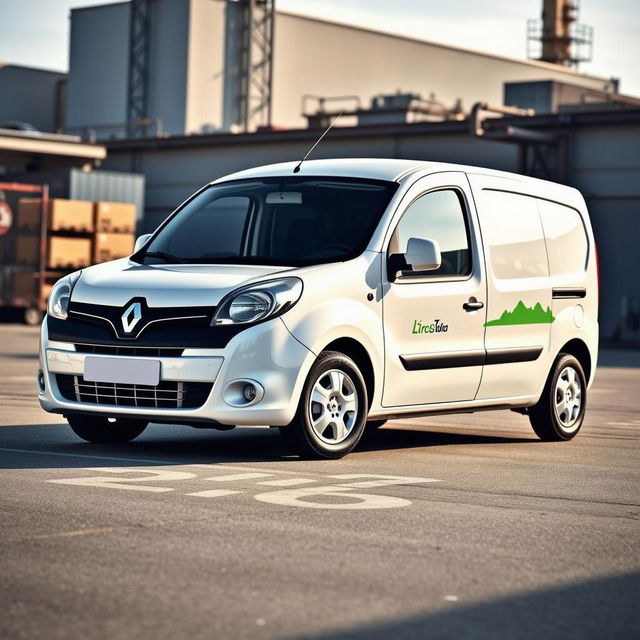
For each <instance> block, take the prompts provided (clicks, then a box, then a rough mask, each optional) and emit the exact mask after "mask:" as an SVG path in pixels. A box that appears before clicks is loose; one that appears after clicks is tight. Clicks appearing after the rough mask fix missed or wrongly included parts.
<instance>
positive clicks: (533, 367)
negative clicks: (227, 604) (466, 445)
mask: <svg viewBox="0 0 640 640" xmlns="http://www.w3.org/2000/svg"><path fill="white" fill-rule="evenodd" d="M296 169H297V170H296ZM596 260H597V258H596V249H595V245H594V240H593V233H592V230H591V225H590V222H589V216H588V214H587V208H586V206H585V201H584V199H583V198H582V196H581V195H580V193H579V192H578V191H576V190H575V189H572V188H569V187H566V186H562V185H559V184H554V183H551V182H545V181H542V180H537V179H533V178H528V177H523V176H519V175H512V174H509V173H503V172H499V171H491V170H488V169H482V168H475V167H466V166H458V165H449V164H440V163H429V162H417V161H409V160H383V159H350V160H319V161H310V162H305V163H303V164H302V166H300V165H296V164H295V163H284V164H277V165H271V166H266V167H259V168H257V169H251V170H248V171H242V172H240V173H235V174H233V175H229V176H226V177H224V178H221V179H219V180H216V181H215V182H212V183H211V184H208V185H207V186H205V187H204V188H202V189H201V190H200V191H198V192H197V193H196V194H195V195H193V196H192V197H191V198H189V199H188V200H187V201H186V202H185V203H184V204H182V205H181V206H180V207H178V209H177V210H176V211H175V212H174V213H173V214H172V215H170V216H169V217H168V218H167V219H166V220H165V221H164V222H163V223H162V224H161V225H160V226H159V227H158V229H157V230H156V231H155V232H154V233H153V234H150V235H145V236H142V237H141V238H139V239H138V241H137V243H136V247H135V253H134V254H133V255H132V256H131V257H129V258H126V259H122V260H116V261H113V262H109V263H105V264H100V265H96V266H93V267H90V268H88V269H83V270H82V271H78V272H76V273H73V274H71V275H69V276H66V277H65V278H63V279H62V280H60V281H58V283H57V284H56V285H55V287H54V288H53V290H52V292H51V296H50V300H49V306H48V314H47V316H46V318H45V320H44V322H43V324H42V333H41V348H40V372H39V375H38V388H39V398H40V403H41V405H42V407H43V408H44V409H45V410H46V411H50V412H54V413H61V414H62V415H64V416H65V417H66V419H67V420H68V422H69V424H70V426H71V428H72V429H73V431H74V432H75V433H76V434H77V435H78V436H80V437H81V438H84V439H85V440H88V441H90V442H100V443H102V442H125V441H129V440H131V439H133V438H135V437H136V436H138V435H139V434H140V433H141V432H142V431H143V430H144V429H145V427H146V426H147V425H148V423H150V422H154V423H171V424H184V425H189V426H197V427H212V428H217V429H229V428H233V427H235V426H252V425H254V426H255V425H262V426H264V425H268V426H272V427H279V429H280V431H281V433H282V436H283V438H284V439H285V441H286V443H288V445H289V446H291V447H293V448H294V449H295V451H297V452H298V453H299V454H301V455H305V456H313V457H324V458H339V457H341V456H343V455H345V454H346V453H348V452H349V451H351V450H352V449H353V448H354V447H355V446H356V445H357V443H358V441H359V440H360V438H361V437H362V434H363V432H364V430H365V429H366V428H367V427H376V426H380V425H381V424H383V423H384V422H385V421H386V420H389V419H392V418H403V419H404V418H410V417H415V416H426V415H431V414H442V413H472V412H475V411H481V410H490V409H511V410H514V411H518V412H520V413H522V414H525V415H526V416H528V418H529V420H530V422H531V425H532V426H533V430H534V431H535V433H536V434H537V435H538V436H539V437H540V438H541V439H543V440H569V439H571V438H573V437H574V436H575V435H576V434H577V433H578V431H579V430H580V427H581V425H582V422H583V420H584V415H585V408H586V401H587V390H588V389H589V386H590V384H591V382H592V380H593V377H594V372H595V367H596V358H597V349H598V320H597V315H598V276H597V264H596Z"/></svg>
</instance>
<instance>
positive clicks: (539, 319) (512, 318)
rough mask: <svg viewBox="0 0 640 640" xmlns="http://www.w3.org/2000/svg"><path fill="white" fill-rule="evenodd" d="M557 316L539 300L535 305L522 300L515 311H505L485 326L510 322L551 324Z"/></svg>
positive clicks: (502, 324)
mask: <svg viewBox="0 0 640 640" xmlns="http://www.w3.org/2000/svg"><path fill="white" fill-rule="evenodd" d="M554 320H555V318H554V317H553V313H551V308H550V307H547V309H546V311H545V310H544V309H543V308H542V305H541V304H540V303H539V302H536V306H535V307H527V306H526V305H525V304H524V302H522V300H520V302H518V304H517V305H516V306H515V307H514V309H513V311H503V312H502V315H501V316H500V317H499V318H498V319H496V320H489V322H485V323H484V326H485V327H499V326H505V325H510V324H551V323H552V322H553V321H554Z"/></svg>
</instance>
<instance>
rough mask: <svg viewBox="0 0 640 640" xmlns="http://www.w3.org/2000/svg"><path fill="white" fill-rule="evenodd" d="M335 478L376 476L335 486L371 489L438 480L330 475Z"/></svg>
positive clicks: (365, 474) (347, 474)
mask: <svg viewBox="0 0 640 640" xmlns="http://www.w3.org/2000/svg"><path fill="white" fill-rule="evenodd" d="M330 477H331V478H336V479H337V480H355V479H356V478H376V480H366V481H364V482H349V483H348V484H342V483H340V484H339V485H337V486H341V487H350V488H351V487H354V488H357V489H373V488H374V487H389V486H391V485H398V484H422V483H426V482H440V480H436V479H435V478H409V477H404V476H381V475H378V474H375V473H344V474H341V475H337V476H330Z"/></svg>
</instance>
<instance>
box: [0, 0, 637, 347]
mask: <svg viewBox="0 0 640 640" xmlns="http://www.w3.org/2000/svg"><path fill="white" fill-rule="evenodd" d="M541 6H542V7H543V12H542V19H541V20H535V21H532V23H531V24H530V25H529V39H530V42H529V43H530V44H531V43H533V44H536V43H537V44H538V45H539V47H538V49H536V50H535V51H534V53H532V55H533V56H534V57H536V58H537V59H535V60H525V59H511V58H506V57H504V56H498V55H493V54H490V53H484V52H480V51H474V50H471V49H461V48H457V47H451V46H447V45H442V44H437V43H433V42H426V41H422V40H416V39H412V38H406V37H401V36H398V35H393V34H389V33H383V32H378V31H373V30H367V29H362V28H359V27H357V26H353V25H347V24H341V23H339V22H329V21H326V20H321V19H317V18H311V17H308V16H302V15H297V14H293V13H286V12H281V11H276V8H275V3H274V2H273V0H132V1H131V2H119V3H115V4H106V5H101V6H94V7H88V8H82V9H74V10H72V12H71V38H70V49H69V50H70V57H69V60H70V66H69V75H68V79H67V90H66V106H64V108H63V111H64V114H65V117H64V128H65V132H66V133H67V134H76V135H79V136H81V137H82V139H83V140H85V141H88V140H90V141H95V140H97V141H99V143H100V144H101V145H103V146H104V147H105V148H106V150H107V155H106V158H104V159H103V160H94V161H93V162H94V165H95V166H96V167H97V166H98V165H99V166H100V169H102V170H106V171H107V172H108V176H109V177H108V180H109V182H108V183H107V182H105V183H104V184H109V185H112V186H111V187H110V190H111V192H114V190H115V187H113V185H115V184H117V181H118V180H119V179H121V180H122V185H128V184H129V183H131V184H134V183H133V182H131V180H134V181H136V180H137V182H135V184H136V185H141V184H142V183H141V182H140V176H144V179H145V182H144V185H145V186H144V217H143V218H141V219H140V220H139V231H148V230H151V229H153V228H154V227H155V226H156V225H157V224H158V223H159V222H160V221H161V220H163V219H164V218H165V217H166V215H168V214H169V213H170V212H171V211H172V210H173V209H174V208H175V206H177V205H178V204H179V203H180V202H182V201H183V200H184V199H185V198H186V197H188V196H189V195H190V194H191V193H193V191H195V190H196V189H197V188H199V187H201V186H202V185H203V184H205V183H206V182H208V181H211V180H213V179H215V178H217V177H219V176H221V175H224V174H226V173H229V172H232V171H236V170H240V169H244V168H247V167H250V166H255V165H259V164H268V163H272V162H278V161H286V160H292V159H297V158H300V157H302V155H303V154H304V153H305V152H306V151H307V150H308V149H309V148H310V147H311V145H312V144H313V143H314V142H315V140H316V139H317V138H318V136H319V135H320V133H321V132H322V128H324V127H326V126H327V125H328V124H329V122H331V121H333V120H334V119H335V117H336V116H337V115H338V114H339V113H343V115H342V117H341V118H340V120H339V122H337V123H336V126H335V128H334V129H333V130H332V131H331V133H330V134H329V135H328V136H327V137H326V138H325V139H324V140H323V142H322V144H321V145H320V146H319V147H318V148H317V149H316V150H315V151H314V157H317V158H327V157H391V158H411V159H423V160H434V161H447V162H457V163H460V164H471V165H479V166H487V167H492V168H497V169H504V170H507V171H516V172H521V173H526V174H529V175H535V176H538V177H542V178H547V179H552V180H556V181H559V182H564V183H566V184H570V185H573V186H575V187H577V188H579V189H580V190H581V191H582V192H583V193H584V195H585V197H586V198H587V202H588V205H589V208H590V210H591V214H592V220H593V225H594V228H595V235H596V239H597V242H598V248H599V252H600V263H601V276H602V278H601V282H602V287H601V316H600V321H601V333H602V337H603V338H605V339H609V340H622V341H635V342H640V284H639V283H638V282H637V280H636V279H635V278H633V277H631V276H630V275H629V274H630V273H632V272H633V269H632V268H630V263H631V261H633V260H637V257H636V256H637V250H636V245H637V240H636V238H635V237H634V234H633V233H630V232H629V230H634V229H635V228H636V226H637V225H636V224H635V222H636V221H635V217H636V216H637V212H638V208H639V207H640V192H639V191H638V184H640V99H638V98H634V97H632V96H626V95H623V94H620V93H619V91H618V89H619V84H618V81H617V80H614V79H611V78H605V77H597V76H593V75H589V74H584V73H581V72H579V71H577V70H576V69H575V68H574V67H576V66H577V64H578V63H579V62H581V61H584V60H586V59H588V57H589V49H590V47H591V38H592V35H591V30H590V28H588V27H583V26H581V25H578V24H577V2H576V1H575V0H544V1H543V2H542V3H541ZM523 27H524V25H523ZM585 51H586V53H585ZM623 80H624V79H623ZM1 82H2V76H1V75H0V84H1ZM0 88H2V87H1V86H0ZM63 94H64V92H62V94H61V92H60V91H58V96H60V95H63ZM56 105H57V106H56ZM49 106H50V108H51V111H52V113H54V111H55V108H57V109H58V111H59V110H60V108H61V107H60V102H59V99H58V102H55V101H53V100H52V101H50V102H49ZM7 117H11V119H25V118H19V117H18V115H17V114H16V113H13V114H12V115H10V116H9V115H7ZM52 121H55V119H54V118H53V116H52ZM43 129H44V126H43ZM32 160H33V158H32ZM76 166H77V165H76ZM33 168H38V165H37V162H36V163H35V164H33V163H32V165H31V166H27V165H26V164H25V165H23V166H21V167H20V166H19V165H17V164H15V163H14V164H13V165H12V166H11V167H10V168H7V166H6V165H5V171H8V170H9V171H13V172H17V171H19V172H20V175H21V176H22V177H24V176H25V173H24V171H25V170H30V169H33ZM85 169H86V166H85ZM1 170H2V169H0V171H1ZM48 175H49V177H50V174H48ZM105 175H106V174H105ZM129 175H131V176H133V178H131V179H129V178H127V177H126V176H129ZM46 178H47V174H43V173H41V174H40V176H38V175H37V174H34V173H33V171H31V178H30V179H31V180H35V181H37V180H44V179H46ZM127 180H129V182H127ZM62 182H63V183H64V184H68V185H73V184H76V183H75V182H73V181H72V180H68V179H66V181H62ZM85 182H87V181H86V180H85V181H83V182H82V184H84V183H85ZM78 184H79V183H78ZM87 184H88V182H87ZM91 184H94V183H91ZM95 184H97V183H95ZM70 191H71V186H69V192H70ZM134 191H136V193H137V194H138V195H136V200H137V202H138V204H140V202H141V195H140V187H139V186H138V187H136V189H135V190H134ZM129 192H130V189H129V187H128V186H127V187H126V188H124V190H123V191H122V193H123V194H129ZM59 194H60V195H61V192H59ZM68 197H69V196H68ZM127 197H129V195H122V198H123V199H124V198H127Z"/></svg>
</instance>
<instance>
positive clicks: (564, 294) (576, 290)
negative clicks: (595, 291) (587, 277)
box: [551, 287, 587, 300]
mask: <svg viewBox="0 0 640 640" xmlns="http://www.w3.org/2000/svg"><path fill="white" fill-rule="evenodd" d="M586 296H587V290H586V288H585V287H553V289H551V297H552V298H554V299H556V300H564V299H567V298H585V297H586Z"/></svg>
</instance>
